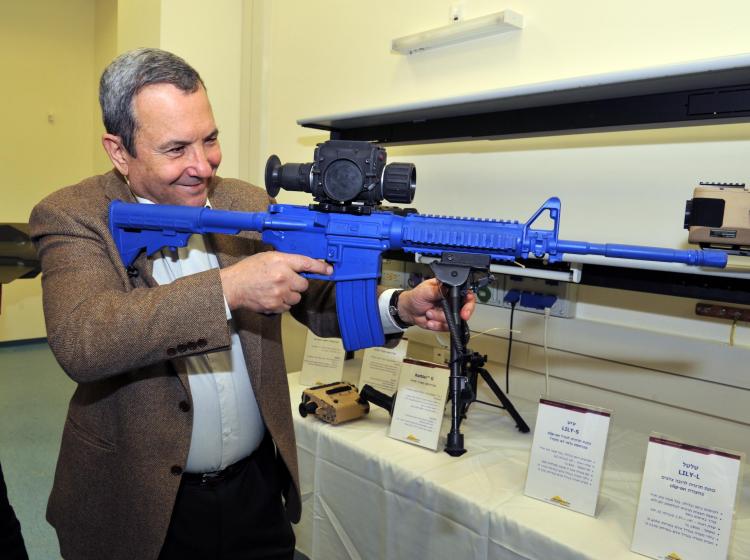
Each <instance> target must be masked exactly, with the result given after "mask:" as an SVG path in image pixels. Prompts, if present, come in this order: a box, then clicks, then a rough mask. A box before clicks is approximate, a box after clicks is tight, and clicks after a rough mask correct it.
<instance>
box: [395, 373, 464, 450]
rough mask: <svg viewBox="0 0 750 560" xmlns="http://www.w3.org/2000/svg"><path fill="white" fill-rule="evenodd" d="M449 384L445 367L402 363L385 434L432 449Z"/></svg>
mask: <svg viewBox="0 0 750 560" xmlns="http://www.w3.org/2000/svg"><path fill="white" fill-rule="evenodd" d="M449 381H450V370H449V369H448V368H447V367H446V366H442V365H438V364H433V363H430V362H419V361H416V360H409V359H406V360H404V363H403V364H402V366H401V377H400V379H399V384H398V393H397V396H396V404H395V405H394V407H393V418H392V419H391V428H390V431H389V432H388V435H389V436H390V437H392V438H394V439H398V440H401V441H406V442H408V443H413V444H416V445H421V446H422V447H427V448H428V449H432V450H433V451H434V450H436V449H437V446H438V440H439V438H440V428H441V427H442V424H443V413H444V411H445V401H446V399H447V398H448V383H449Z"/></svg>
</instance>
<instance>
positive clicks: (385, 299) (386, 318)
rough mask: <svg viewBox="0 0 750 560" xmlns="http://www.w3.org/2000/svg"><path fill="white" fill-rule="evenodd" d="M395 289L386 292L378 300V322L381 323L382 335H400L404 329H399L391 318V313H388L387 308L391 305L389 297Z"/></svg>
mask: <svg viewBox="0 0 750 560" xmlns="http://www.w3.org/2000/svg"><path fill="white" fill-rule="evenodd" d="M395 291H396V288H393V289H390V290H386V291H384V292H383V293H382V294H380V297H379V298H378V308H379V309H380V322H381V323H383V334H385V335H389V334H400V333H402V332H404V329H402V328H401V327H399V326H398V325H397V324H396V322H395V321H394V320H393V317H391V313H390V312H389V311H388V307H389V305H390V303H391V296H392V295H393V292H395Z"/></svg>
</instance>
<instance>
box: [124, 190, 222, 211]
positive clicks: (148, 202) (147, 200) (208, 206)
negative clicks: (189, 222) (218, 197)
mask: <svg viewBox="0 0 750 560" xmlns="http://www.w3.org/2000/svg"><path fill="white" fill-rule="evenodd" d="M133 196H134V197H135V199H136V200H137V201H138V202H140V203H141V204H156V202H154V201H153V200H149V199H148V198H141V197H140V196H138V195H137V194H135V193H133ZM203 207H204V208H211V201H210V200H208V198H206V204H205V205H204V206H203Z"/></svg>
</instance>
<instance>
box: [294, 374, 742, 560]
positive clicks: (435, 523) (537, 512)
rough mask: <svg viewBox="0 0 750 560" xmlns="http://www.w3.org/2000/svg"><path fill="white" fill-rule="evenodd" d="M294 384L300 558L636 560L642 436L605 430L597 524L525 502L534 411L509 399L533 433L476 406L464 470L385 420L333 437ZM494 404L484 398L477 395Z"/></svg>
mask: <svg viewBox="0 0 750 560" xmlns="http://www.w3.org/2000/svg"><path fill="white" fill-rule="evenodd" d="M298 381H299V374H297V373H295V374H290V375H289V385H290V393H291V397H292V406H293V415H294V426H295V432H296V435H297V450H298V453H299V461H300V476H301V484H302V501H303V510H302V520H301V521H300V523H299V524H298V525H297V526H296V527H295V533H296V534H297V548H298V549H299V550H300V551H302V552H303V553H305V554H306V555H308V556H309V557H310V558H311V559H313V560H317V559H325V560H333V559H337V558H362V559H364V560H370V559H393V560H397V559H405V558H430V559H440V558H445V559H450V560H457V559H464V558H466V559H476V560H481V559H491V558H498V559H504V560H505V559H511V560H516V559H538V560H549V559H555V560H568V559H570V560H572V559H576V560H579V559H591V560H604V559H606V560H626V559H628V560H635V559H642V558H643V556H640V555H638V554H635V553H633V552H630V541H631V536H632V532H633V524H634V522H635V511H636V505H637V500H638V494H639V489H640V481H641V474H642V469H643V463H644V457H645V452H646V446H647V443H648V436H647V435H646V434H642V433H636V432H633V431H627V430H622V429H618V428H617V426H616V416H615V417H614V420H613V423H612V424H613V425H612V427H611V429H610V437H609V446H608V452H607V458H606V461H605V470H604V475H603V481H602V492H601V497H600V499H599V506H598V509H597V516H596V517H595V518H592V517H589V516H586V515H583V514H579V513H576V512H573V511H568V510H565V509H563V508H561V507H555V506H553V505H550V504H547V503H544V502H541V501H539V500H535V499H532V498H529V497H527V496H524V494H523V487H524V483H525V479H526V469H527V466H528V458H529V451H530V448H531V441H532V434H533V428H534V423H535V420H536V408H537V403H535V402H530V401H527V400H522V399H516V398H514V399H513V404H514V405H515V406H516V408H517V409H518V411H519V412H520V414H521V415H522V416H523V418H524V419H525V420H526V422H527V423H528V424H529V425H530V426H531V428H532V433H529V434H522V433H520V432H519V431H518V430H517V429H516V427H515V424H514V423H513V421H512V419H511V418H510V417H509V416H508V414H507V413H505V412H504V411H500V410H496V409H493V408H490V407H487V406H484V405H482V404H474V405H472V407H471V409H470V410H469V414H468V418H467V419H466V420H465V421H464V423H463V427H462V432H463V433H464V434H465V446H466V448H467V449H468V452H467V453H466V454H465V455H463V456H462V457H459V458H454V457H450V456H448V455H447V454H446V453H444V452H443V451H442V442H443V441H444V439H445V434H446V433H447V431H448V428H449V422H450V418H449V416H446V418H445V422H444V425H443V432H442V434H443V437H442V438H441V448H440V451H439V452H432V451H430V450H427V449H424V448H421V447H418V446H414V445H409V444H407V443H404V442H401V441H397V440H394V439H391V438H389V437H387V435H386V434H387V429H388V425H389V421H390V419H389V416H388V414H387V413H386V412H385V411H384V410H382V409H379V408H377V407H374V406H373V407H372V409H371V412H370V414H369V416H368V417H366V418H363V419H360V420H356V421H353V422H350V423H348V424H342V425H339V426H332V425H329V424H326V423H324V422H322V421H320V420H319V419H317V418H315V417H313V416H308V417H307V418H302V417H300V415H299V413H298V411H297V405H298V404H299V402H300V395H301V393H302V390H303V387H301V386H300V385H299V384H298ZM482 397H483V398H484V400H490V399H491V397H490V396H488V395H482ZM731 550H732V555H731V556H730V558H733V559H734V560H740V559H748V558H750V476H745V479H744V481H743V484H742V489H741V499H740V504H739V510H738V512H737V514H736V522H735V535H734V542H733V545H732V549H731Z"/></svg>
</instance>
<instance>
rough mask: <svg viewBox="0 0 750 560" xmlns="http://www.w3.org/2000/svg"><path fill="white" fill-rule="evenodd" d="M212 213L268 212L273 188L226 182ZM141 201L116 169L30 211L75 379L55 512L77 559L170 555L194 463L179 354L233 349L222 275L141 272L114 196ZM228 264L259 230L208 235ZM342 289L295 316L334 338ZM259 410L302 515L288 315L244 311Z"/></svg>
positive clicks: (307, 299)
mask: <svg viewBox="0 0 750 560" xmlns="http://www.w3.org/2000/svg"><path fill="white" fill-rule="evenodd" d="M209 197H210V200H211V204H212V206H213V207H215V208H221V209H228V210H244V211H258V210H265V208H266V206H267V204H268V203H269V198H268V196H267V195H266V193H265V191H263V190H262V189H259V188H258V187H253V186H251V185H249V184H247V183H244V182H241V181H237V180H227V179H220V178H216V179H215V180H214V181H213V183H212V187H211V190H210V193H209ZM115 199H120V200H126V201H130V202H133V201H135V199H134V198H133V196H132V194H131V193H130V190H129V188H128V187H127V185H126V184H125V182H124V180H123V179H122V177H121V176H120V175H119V174H117V173H116V172H114V171H113V172H110V173H107V174H106V175H100V176H96V177H92V178H89V179H86V180H84V181H83V182H81V183H79V184H77V185H73V186H71V187H67V188H64V189H62V190H60V191H57V192H56V193H54V194H52V195H50V196H48V197H47V198H45V199H44V200H42V201H41V202H40V203H39V204H38V205H37V206H36V207H35V208H34V210H33V212H32V214H31V218H30V224H31V233H32V236H33V239H34V241H35V243H36V246H37V249H38V252H39V255H40V258H41V262H42V271H43V277H42V286H43V294H44V313H45V319H46V323H47V335H48V339H49V344H50V346H51V348H52V351H53V352H54V354H55V356H56V357H57V360H58V361H59V363H60V365H61V366H62V367H63V369H64V370H65V372H66V373H67V374H68V375H69V376H70V377H71V378H72V379H73V380H74V381H76V382H77V383H78V386H77V388H76V391H75V393H74V395H73V398H72V399H71V402H70V407H69V410H68V416H67V419H66V422H65V427H64V431H63V437H62V444H61V449H60V456H59V459H58V463H57V470H56V472H55V481H54V486H53V489H52V494H51V496H50V500H49V504H48V509H47V519H48V521H49V522H50V523H51V524H52V525H53V526H54V527H55V529H56V530H57V534H58V537H59V540H60V549H61V552H62V555H63V556H64V557H65V558H67V559H84V558H86V559H89V558H90V559H96V560H103V559H112V560H116V559H123V560H125V559H128V560H132V559H138V560H141V559H144V560H145V559H151V558H156V557H157V556H158V554H159V551H160V550H161V546H162V544H163V541H164V538H165V535H166V532H167V526H168V524H169V520H170V515H171V512H172V507H173V504H174V501H175V495H176V492H177V488H178V485H179V482H180V476H179V475H180V472H181V468H182V466H183V465H184V464H185V461H186V459H187V453H188V447H189V443H190V433H191V426H192V403H191V396H190V390H189V385H188V381H187V376H186V374H185V373H184V372H183V371H178V370H179V367H180V366H179V361H175V362H172V361H170V358H173V357H175V356H187V355H190V354H194V353H200V352H211V351H214V350H221V349H225V348H227V347H228V345H229V332H228V329H227V321H226V315H225V309H224V300H223V296H222V288H221V282H220V279H219V272H218V270H210V271H206V272H202V273H199V274H195V275H192V276H189V277H185V278H182V279H180V280H178V281H177V282H174V283H173V284H169V285H165V286H157V285H156V283H155V282H154V280H153V278H152V276H151V262H150V259H148V258H146V257H145V256H144V255H141V256H140V257H139V258H138V260H137V261H136V263H135V266H136V268H137V270H138V274H137V275H136V276H132V275H131V276H129V275H128V274H127V272H126V270H125V268H124V267H123V265H122V264H121V261H120V257H119V256H118V253H117V250H116V248H115V245H114V242H113V240H112V238H111V236H110V235H109V232H108V229H107V211H108V205H109V203H110V201H112V200H115ZM208 243H209V246H210V247H212V248H213V250H214V252H215V253H216V255H217V257H218V260H219V263H220V265H221V266H228V265H230V264H232V263H234V262H236V261H237V260H239V259H241V258H242V257H244V256H246V255H249V254H252V253H255V252H258V251H263V250H267V249H268V247H267V246H265V245H264V244H263V243H262V242H261V241H260V237H259V235H258V234H255V233H247V234H242V235H239V236H229V235H210V236H208ZM331 286H332V283H328V282H311V283H310V289H309V290H308V291H307V292H306V293H305V294H304V297H303V301H302V303H301V304H299V305H297V306H295V309H294V310H293V315H295V317H296V318H297V319H299V320H300V321H302V322H303V323H305V324H306V325H308V326H309V327H310V328H311V329H312V330H313V331H314V332H316V333H317V334H318V335H320V336H337V335H338V324H337V321H336V315H335V313H336V312H335V302H334V301H333V300H334V298H333V297H332V293H333V292H332V289H331ZM234 319H235V323H236V326H237V329H238V331H239V334H240V339H241V341H242V348H243V351H244V354H245V359H246V362H247V368H248V371H249V372H250V377H251V381H252V385H253V389H254V391H255V395H256V398H257V400H258V404H259V406H260V411H261V414H262V416H263V419H264V422H265V424H266V427H267V429H268V431H269V432H270V434H271V436H272V437H273V440H274V442H275V444H276V447H277V449H278V455H279V468H280V469H281V470H282V472H283V474H284V475H285V478H284V479H285V480H287V481H288V484H287V485H286V489H285V492H284V497H285V500H286V507H287V511H288V514H289V516H290V518H291V519H292V520H293V521H297V520H298V519H299V516H300V508H301V506H300V494H299V479H298V473H297V455H296V448H295V441H294V430H293V426H292V417H291V404H290V402H289V392H288V386H287V379H286V371H285V367H284V357H283V353H282V347H281V320H280V317H279V316H271V317H268V316H264V315H261V314H257V313H252V312H239V313H235V314H234Z"/></svg>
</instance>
